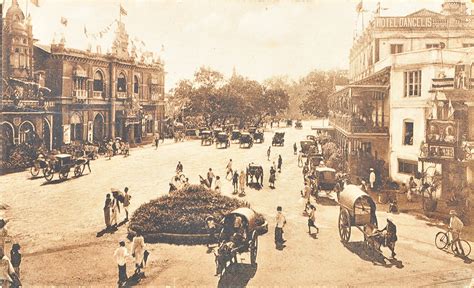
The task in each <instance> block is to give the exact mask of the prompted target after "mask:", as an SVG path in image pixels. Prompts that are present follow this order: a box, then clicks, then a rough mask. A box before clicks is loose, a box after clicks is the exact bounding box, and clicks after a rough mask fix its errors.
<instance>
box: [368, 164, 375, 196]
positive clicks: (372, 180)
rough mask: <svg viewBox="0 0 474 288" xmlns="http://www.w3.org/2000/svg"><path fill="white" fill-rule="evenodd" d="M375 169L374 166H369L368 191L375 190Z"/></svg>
mask: <svg viewBox="0 0 474 288" xmlns="http://www.w3.org/2000/svg"><path fill="white" fill-rule="evenodd" d="M375 180H376V177H375V171H374V168H370V174H369V183H370V191H375Z"/></svg>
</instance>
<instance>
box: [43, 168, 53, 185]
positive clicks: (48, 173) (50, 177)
mask: <svg viewBox="0 0 474 288" xmlns="http://www.w3.org/2000/svg"><path fill="white" fill-rule="evenodd" d="M43 175H44V179H46V181H48V182H49V181H51V180H53V172H52V171H51V169H49V168H48V167H46V168H44V169H43Z"/></svg>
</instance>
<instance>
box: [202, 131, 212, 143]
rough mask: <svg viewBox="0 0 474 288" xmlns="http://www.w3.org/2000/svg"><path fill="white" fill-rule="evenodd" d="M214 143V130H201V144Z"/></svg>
mask: <svg viewBox="0 0 474 288" xmlns="http://www.w3.org/2000/svg"><path fill="white" fill-rule="evenodd" d="M212 143H214V137H213V135H212V132H211V131H209V130H203V131H202V132H201V146H209V145H212Z"/></svg>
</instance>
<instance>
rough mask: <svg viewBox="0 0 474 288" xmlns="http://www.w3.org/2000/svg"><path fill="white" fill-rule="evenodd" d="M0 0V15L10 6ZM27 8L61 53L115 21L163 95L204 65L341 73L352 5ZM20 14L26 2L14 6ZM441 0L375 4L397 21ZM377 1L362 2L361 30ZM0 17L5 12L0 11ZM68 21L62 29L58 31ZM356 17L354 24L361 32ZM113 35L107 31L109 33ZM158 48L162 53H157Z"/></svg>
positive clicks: (263, 74)
mask: <svg viewBox="0 0 474 288" xmlns="http://www.w3.org/2000/svg"><path fill="white" fill-rule="evenodd" d="M5 1H6V8H8V7H9V6H10V4H11V0H5ZM39 1H40V7H39V8H38V7H35V6H33V5H32V4H31V3H30V4H29V6H28V12H29V13H30V14H31V16H32V21H33V33H34V37H35V38H37V39H38V40H39V42H40V43H43V44H49V43H51V41H52V40H53V37H54V34H55V33H56V35H57V36H56V38H57V39H59V38H60V35H61V34H62V33H64V35H65V38H66V46H69V47H73V48H81V49H85V48H86V47H87V46H88V43H89V42H91V44H92V46H93V47H94V46H96V44H93V43H92V42H94V40H93V38H92V37H91V36H89V39H88V38H86V37H85V34H84V26H86V27H87V31H88V33H89V34H90V33H98V32H100V31H101V30H103V29H104V28H105V27H107V26H108V25H109V24H110V23H112V22H113V21H114V20H115V19H117V18H118V16H119V3H122V6H123V7H124V8H125V9H126V10H127V12H128V16H124V17H122V20H123V22H124V23H125V24H126V27H127V31H128V33H129V35H130V38H132V39H133V38H135V37H138V38H139V39H141V40H143V41H144V42H145V43H146V49H147V50H151V51H154V52H157V53H161V54H162V58H163V59H164V60H165V69H166V71H167V76H166V85H167V86H166V90H169V89H170V88H172V87H174V85H175V83H176V82H177V81H178V80H179V79H183V78H192V76H193V74H194V72H195V71H196V70H197V68H198V67H199V66H202V65H206V66H210V67H212V68H214V69H216V70H219V71H221V72H223V73H224V75H226V76H230V75H231V73H232V69H233V67H234V66H235V68H236V70H237V72H238V73H239V74H242V75H244V76H247V77H249V78H252V79H256V80H259V81H261V80H264V79H266V78H269V77H271V76H272V75H285V74H286V75H289V76H290V78H293V79H298V78H299V77H301V76H304V75H305V74H307V73H308V72H309V71H311V70H314V69H332V68H348V55H349V49H350V47H351V45H352V37H353V33H354V29H355V27H356V23H357V19H358V15H357V13H356V12H355V6H356V5H357V3H358V1H357V0H299V1H297V0H294V1H284V0H280V1H271V0H240V1H239V0H194V1H192V0H181V1H180V0H136V1H133V0H122V1H119V0H96V1H91V0H81V1H77V0H74V1H73V0H39ZM18 2H19V3H20V6H21V8H22V9H23V10H25V6H26V0H18ZM442 2H443V1H442V0H436V1H435V0H432V1H428V0H424V1H423V0H419V1H413V0H385V1H384V0H382V1H381V6H382V7H386V8H389V9H388V10H385V11H383V12H382V15H405V14H408V13H411V12H414V11H416V10H418V9H421V8H427V9H432V10H434V11H439V10H440V9H441V3H442ZM376 3H377V1H376V0H372V1H368V0H365V1H364V6H365V8H366V9H367V10H368V11H369V12H367V13H364V20H365V22H366V23H367V22H368V20H369V19H370V18H371V17H372V15H373V13H372V12H371V11H373V10H374V9H375V6H376ZM4 11H6V10H4ZM61 17H65V18H66V19H67V20H68V25H67V27H64V26H62V25H61V24H60V19H61ZM361 22H362V21H361V19H360V17H359V21H358V23H359V25H361ZM113 29H115V26H113ZM113 29H111V31H109V32H108V33H106V35H105V36H103V38H102V39H98V40H97V41H98V43H99V42H100V44H101V46H102V52H106V51H107V48H108V47H110V43H111V39H112V38H113ZM162 45H163V46H164V51H163V52H162V51H161V48H162Z"/></svg>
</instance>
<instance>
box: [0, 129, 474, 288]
mask: <svg viewBox="0 0 474 288" xmlns="http://www.w3.org/2000/svg"><path fill="white" fill-rule="evenodd" d="M310 125H315V123H311V124H310V123H304V129H303V130H295V129H294V128H281V129H274V130H273V131H269V132H267V133H265V140H266V141H265V143H264V144H255V145H254V147H253V148H252V149H239V148H238V145H232V146H231V148H230V149H222V150H218V149H216V148H215V146H210V147H201V146H200V144H199V141H188V142H183V143H177V144H175V143H170V142H169V143H165V144H164V145H162V146H160V147H159V148H158V150H155V149H154V148H152V147H143V148H138V149H134V150H132V155H131V156H130V157H128V158H122V157H115V158H113V159H112V160H110V161H109V160H105V159H99V160H96V161H94V162H92V165H91V166H92V173H91V174H87V173H86V175H84V176H82V177H80V178H77V179H74V178H72V179H71V178H70V179H69V180H67V181H65V182H61V183H54V184H46V183H45V180H44V179H43V178H38V179H33V180H30V179H29V178H30V176H29V173H27V172H22V173H16V174H11V175H6V176H1V177H0V187H2V188H1V190H2V191H1V194H0V195H1V198H0V202H2V203H6V204H8V205H10V206H11V208H10V209H9V210H6V211H0V212H3V213H4V214H5V215H4V216H5V217H7V218H8V219H10V223H9V224H8V229H9V231H10V234H12V235H13V236H14V238H15V240H16V241H18V242H20V243H21V245H22V251H23V255H24V261H23V263H22V280H23V284H25V285H26V286H33V285H34V286H36V285H38V286H44V285H48V286H49V285H70V286H78V285H87V286H90V285H94V286H95V285H98V286H113V285H115V283H116V279H117V274H116V273H117V271H116V265H115V264H114V262H113V259H112V254H113V251H114V249H115V248H116V247H117V245H118V244H117V243H118V241H119V240H120V239H124V237H125V235H126V225H124V226H122V227H120V229H119V231H117V232H116V233H114V234H106V235H104V236H102V237H96V233H97V232H98V231H100V230H101V229H102V228H103V226H104V222H103V213H102V207H103V203H104V199H105V194H106V193H108V192H109V191H110V188H111V187H116V188H119V189H123V188H124V187H125V186H128V187H129V188H130V193H131V195H132V202H131V207H130V208H131V209H130V210H131V211H133V210H135V209H136V208H137V207H138V206H139V205H140V204H142V203H145V202H147V201H149V200H151V199H154V198H156V197H158V196H160V195H164V194H166V193H167V191H168V182H169V179H170V178H171V176H172V175H173V174H174V169H175V167H176V163H177V161H178V160H180V161H181V162H182V163H183V165H184V173H185V174H186V175H187V176H188V177H189V179H190V182H193V183H197V182H198V179H199V177H198V175H199V174H200V175H202V176H205V174H206V172H207V170H208V168H210V167H212V168H213V170H214V171H215V173H216V175H220V176H221V178H223V177H224V176H225V166H226V164H227V161H228V160H229V158H232V159H233V162H234V168H238V169H244V168H245V166H246V165H247V164H248V163H249V162H255V163H259V164H261V165H263V167H264V169H265V179H264V182H265V188H264V189H262V190H260V191H256V190H247V196H246V197H245V200H247V201H249V202H250V203H251V205H252V207H253V208H254V209H255V210H257V211H259V212H261V213H263V214H264V215H265V216H266V217H267V219H268V221H269V222H270V229H269V230H270V231H269V233H267V234H266V235H263V236H261V237H260V238H259V251H258V253H259V254H258V257H257V262H258V266H257V269H254V268H252V267H251V266H250V265H248V264H246V263H249V259H248V255H246V254H243V255H242V258H243V259H242V262H243V264H239V265H236V266H234V267H233V268H234V269H229V271H228V273H226V274H225V275H224V276H223V277H222V278H218V277H215V276H213V275H214V272H215V265H214V256H213V254H207V253H206V250H207V249H206V247H204V246H194V247H191V246H176V245H167V244H154V245H148V249H149V250H150V251H151V257H150V262H149V263H148V267H147V269H146V272H147V275H148V277H147V279H145V280H143V281H142V283H141V284H142V285H145V286H177V287H182V286H203V287H216V286H220V287H236V286H237V287H238V286H245V285H249V286H255V287H257V286H283V287H287V286H315V285H331V286H333V285H337V286H361V287H363V286H381V285H387V286H400V287H407V286H433V285H439V286H447V287H465V286H469V284H471V285H472V282H471V281H472V277H473V275H474V274H473V264H470V261H463V260H462V259H459V258H456V257H454V256H453V255H452V254H449V253H445V252H443V251H440V250H438V249H437V248H436V247H435V246H434V243H433V239H434V235H435V234H436V233H437V232H438V231H440V228H437V227H435V226H433V225H431V224H430V225H429V223H427V222H425V221H423V220H419V219H416V218H415V217H412V216H409V215H405V214H400V215H391V217H392V218H393V219H394V222H395V223H396V224H397V227H398V231H399V233H398V234H399V241H398V242H397V260H392V261H389V260H386V259H385V260H384V259H381V258H375V259H373V258H371V257H370V256H369V255H367V254H366V253H365V252H364V250H363V249H362V247H361V242H360V241H361V240H362V239H363V237H362V234H361V233H360V232H359V231H358V230H354V229H353V230H352V235H351V242H350V244H349V245H347V247H345V246H344V245H343V244H342V243H341V242H340V239H339V234H338V228H337V218H338V213H339V208H338V207H336V206H323V205H318V207H317V208H318V210H317V215H318V226H319V227H320V233H319V235H318V237H317V238H313V237H311V236H310V235H308V234H307V227H306V221H307V220H306V219H307V218H306V217H304V216H303V215H302V208H303V203H302V201H301V199H300V192H299V191H300V190H301V189H302V188H303V183H302V174H301V169H300V168H298V167H297V159H296V156H294V155H293V149H292V144H293V143H294V142H296V141H299V140H301V139H303V138H304V137H305V136H306V135H307V134H309V133H311V130H310V129H309V127H310ZM278 130H281V131H284V132H286V136H285V139H286V145H285V146H284V147H272V155H271V158H272V159H271V161H267V159H266V150H267V148H268V146H269V145H270V144H271V137H272V135H273V132H274V131H278ZM278 154H281V155H282V157H283V171H282V173H281V174H278V175H277V182H276V187H277V188H276V189H275V190H271V189H269V188H268V175H269V172H268V171H269V169H270V166H271V165H272V162H273V161H275V162H276V160H277V157H278ZM222 182H223V184H224V185H223V186H224V187H223V189H222V191H223V192H222V193H224V194H227V195H230V192H231V190H232V188H231V184H230V182H228V181H226V180H223V181H222ZM278 205H281V206H283V209H284V213H285V214H286V216H287V220H288V225H287V227H286V228H285V235H284V237H285V238H286V239H287V240H288V242H287V243H286V244H287V247H286V248H285V249H283V250H282V251H280V250H276V249H275V246H274V244H273V237H274V234H273V229H274V215H275V209H276V206H278ZM377 216H378V218H379V223H380V225H384V224H385V219H386V218H387V214H386V213H385V212H383V211H379V212H378V214H377ZM121 217H124V215H123V214H122V215H121ZM127 245H128V244H127ZM384 253H385V255H387V256H388V255H389V251H388V250H384ZM239 262H240V259H239ZM130 273H131V269H129V274H130Z"/></svg>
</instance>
